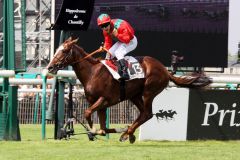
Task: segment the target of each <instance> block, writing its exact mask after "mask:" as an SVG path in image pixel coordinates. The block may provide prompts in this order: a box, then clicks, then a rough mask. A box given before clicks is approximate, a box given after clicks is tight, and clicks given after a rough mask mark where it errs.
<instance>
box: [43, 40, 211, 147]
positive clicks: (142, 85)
mask: <svg viewBox="0 0 240 160" xmlns="http://www.w3.org/2000/svg"><path fill="white" fill-rule="evenodd" d="M76 42H77V40H72V39H71V37H70V38H69V39H68V40H66V41H65V42H64V43H63V44H62V45H61V46H60V47H59V48H58V49H57V51H56V53H55V55H54V57H53V59H52V61H51V62H50V63H49V64H48V66H47V69H48V72H49V73H51V74H56V73H57V71H58V70H59V69H63V68H65V67H66V66H68V65H71V66H72V67H73V70H74V71H75V73H76V75H77V78H78V79H79V80H80V82H81V83H82V85H83V87H84V91H85V95H86V98H87V101H88V102H89V104H90V107H89V108H88V109H86V110H85V113H84V116H85V118H86V120H87V121H88V124H89V127H90V128H92V127H93V122H92V120H91V114H92V113H93V112H95V111H97V113H98V116H99V121H100V130H98V132H97V134H99V135H105V134H106V133H119V132H123V134H122V135H121V137H120V141H125V140H127V139H128V138H129V141H130V143H134V142H135V136H134V132H135V130H136V129H137V128H138V127H139V126H140V125H142V124H143V123H145V122H146V121H148V120H149V119H151V118H152V117H153V114H152V102H153V99H154V97H155V96H156V95H158V94H159V93H161V92H162V91H163V89H164V88H166V87H167V86H168V83H169V81H173V82H174V83H175V84H176V85H178V86H181V87H203V86H206V85H208V84H209V83H211V81H210V80H209V79H208V78H207V77H175V76H173V75H172V74H171V73H170V72H168V70H167V69H166V68H165V67H164V66H163V65H162V63H160V62H159V61H158V60H156V59H154V58H152V57H149V56H145V57H141V58H138V60H139V63H140V64H141V66H142V68H143V70H144V73H145V78H142V79H133V80H129V81H126V82H125V91H126V92H125V99H128V100H130V101H132V102H133V104H135V105H136V107H137V108H138V109H139V111H140V114H139V116H138V118H137V119H136V120H135V121H134V122H133V123H132V125H131V126H128V127H127V128H126V129H114V128H113V129H108V128H106V122H105V120H106V109H107V107H110V106H112V105H115V104H117V103H119V102H121V101H122V100H120V96H121V94H120V82H119V81H118V80H116V79H114V78H113V76H112V75H111V74H110V73H109V71H108V70H107V68H106V67H105V66H104V65H103V64H102V63H100V61H99V60H98V59H95V58H93V57H92V56H89V54H88V53H86V52H85V51H84V49H83V48H81V47H79V46H78V45H77V44H76Z"/></svg>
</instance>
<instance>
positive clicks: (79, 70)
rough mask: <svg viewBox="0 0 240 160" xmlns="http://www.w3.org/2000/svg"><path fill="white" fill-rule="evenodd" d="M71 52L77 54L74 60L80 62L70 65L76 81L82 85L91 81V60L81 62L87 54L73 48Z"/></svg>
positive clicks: (78, 48)
mask: <svg viewBox="0 0 240 160" xmlns="http://www.w3.org/2000/svg"><path fill="white" fill-rule="evenodd" d="M73 52H77V53H76V54H75V55H77V56H76V59H79V61H81V62H78V63H75V64H74V65H72V67H73V70H74V71H75V73H76V75H77V77H78V79H79V80H80V81H81V83H82V84H83V85H84V84H86V83H87V82H88V81H89V80H90V79H91V77H92V72H93V67H94V65H95V63H93V62H92V60H93V58H87V59H85V60H81V59H83V58H84V57H85V56H86V55H87V53H86V52H85V51H84V50H83V49H82V48H80V47H78V46H75V47H74V50H73Z"/></svg>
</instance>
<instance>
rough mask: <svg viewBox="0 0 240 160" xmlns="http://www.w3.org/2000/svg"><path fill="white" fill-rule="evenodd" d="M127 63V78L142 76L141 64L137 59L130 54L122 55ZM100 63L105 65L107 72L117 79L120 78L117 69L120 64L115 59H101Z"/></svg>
mask: <svg viewBox="0 0 240 160" xmlns="http://www.w3.org/2000/svg"><path fill="white" fill-rule="evenodd" d="M124 59H125V60H126V62H127V64H126V67H127V72H128V74H129V80H132V79H136V78H144V77H145V75H144V72H143V69H142V66H141V65H140V63H139V62H138V60H137V59H136V58H134V57H131V56H126V57H124ZM101 63H102V64H104V65H105V66H106V68H107V69H108V70H109V72H110V73H111V74H112V75H113V77H114V78H115V79H117V80H119V79H120V78H121V76H120V75H119V73H118V71H119V69H120V65H119V63H118V61H117V60H115V59H110V60H101Z"/></svg>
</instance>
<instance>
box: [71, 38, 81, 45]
mask: <svg viewBox="0 0 240 160" xmlns="http://www.w3.org/2000/svg"><path fill="white" fill-rule="evenodd" d="M78 40H79V38H77V39H74V40H72V41H71V42H70V44H69V45H73V44H75V43H77V42H78Z"/></svg>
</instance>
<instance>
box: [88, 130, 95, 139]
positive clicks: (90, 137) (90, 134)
mask: <svg viewBox="0 0 240 160" xmlns="http://www.w3.org/2000/svg"><path fill="white" fill-rule="evenodd" d="M87 135H88V139H89V141H94V139H95V138H96V137H95V134H94V133H92V132H88V133H87Z"/></svg>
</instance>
